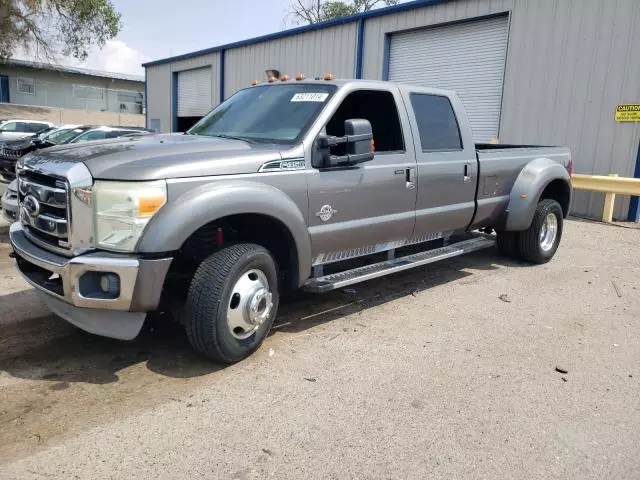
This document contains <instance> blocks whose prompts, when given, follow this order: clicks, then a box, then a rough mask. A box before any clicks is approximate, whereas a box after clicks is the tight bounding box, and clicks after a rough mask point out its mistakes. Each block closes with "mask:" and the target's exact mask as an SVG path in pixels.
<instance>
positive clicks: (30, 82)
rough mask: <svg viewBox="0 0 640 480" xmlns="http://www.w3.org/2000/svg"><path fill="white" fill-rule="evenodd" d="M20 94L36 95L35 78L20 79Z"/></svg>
mask: <svg viewBox="0 0 640 480" xmlns="http://www.w3.org/2000/svg"><path fill="white" fill-rule="evenodd" d="M18 93H24V94H25V95H35V94H36V81H35V80H34V79H33V78H25V77H18Z"/></svg>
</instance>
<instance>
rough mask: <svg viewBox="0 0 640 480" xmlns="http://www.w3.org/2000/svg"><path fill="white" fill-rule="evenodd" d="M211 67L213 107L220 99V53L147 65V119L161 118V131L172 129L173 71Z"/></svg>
mask: <svg viewBox="0 0 640 480" xmlns="http://www.w3.org/2000/svg"><path fill="white" fill-rule="evenodd" d="M207 66H210V67H211V89H212V91H211V99H212V105H211V106H210V107H211V108H212V107H214V106H215V105H217V104H218V100H219V99H220V80H219V79H220V54H219V53H210V54H208V55H202V56H200V57H194V58H189V59H187V60H180V61H178V62H171V63H165V64H162V65H152V66H150V67H147V98H148V103H147V119H148V121H149V122H150V121H151V120H152V119H154V120H155V119H157V120H160V131H161V132H170V131H171V119H172V118H173V111H172V108H173V107H172V98H173V93H172V79H173V72H180V71H184V70H191V69H194V68H200V67H207Z"/></svg>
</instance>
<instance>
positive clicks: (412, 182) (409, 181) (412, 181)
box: [405, 168, 416, 190]
mask: <svg viewBox="0 0 640 480" xmlns="http://www.w3.org/2000/svg"><path fill="white" fill-rule="evenodd" d="M415 176H416V173H415V168H406V169H405V180H406V187H407V188H408V189H409V190H413V189H414V188H416V178H415Z"/></svg>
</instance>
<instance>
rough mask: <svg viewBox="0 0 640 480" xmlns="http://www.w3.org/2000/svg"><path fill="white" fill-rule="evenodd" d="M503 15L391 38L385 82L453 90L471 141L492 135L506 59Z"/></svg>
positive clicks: (498, 107)
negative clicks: (387, 79)
mask: <svg viewBox="0 0 640 480" xmlns="http://www.w3.org/2000/svg"><path fill="white" fill-rule="evenodd" d="M508 32H509V29H508V19H507V17H506V16H501V17H496V18H491V19H484V20H476V21H473V22H466V23H460V24H457V25H449V26H442V27H434V28H426V29H423V30H417V31H412V32H405V33H398V34H394V35H392V36H391V51H390V55H389V80H391V81H394V82H400V83H407V84H412V85H420V86H425V87H434V88H443V89H447V90H455V91H456V93H457V94H458V95H459V96H460V98H461V100H462V102H463V104H464V106H465V109H466V111H467V115H468V116H469V121H470V123H471V128H472V130H473V136H474V139H475V141H476V142H486V141H488V140H490V139H491V138H492V137H497V136H498V127H499V122H500V108H501V103H502V84H503V79H504V68H505V60H506V56H507V41H508V35H509V34H508Z"/></svg>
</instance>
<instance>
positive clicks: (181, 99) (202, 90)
mask: <svg viewBox="0 0 640 480" xmlns="http://www.w3.org/2000/svg"><path fill="white" fill-rule="evenodd" d="M211 76H212V74H211V68H210V67H208V68H198V69H196V70H186V71H184V72H178V116H179V117H201V116H203V115H205V114H206V113H208V112H209V110H211V107H212V104H211Z"/></svg>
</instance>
